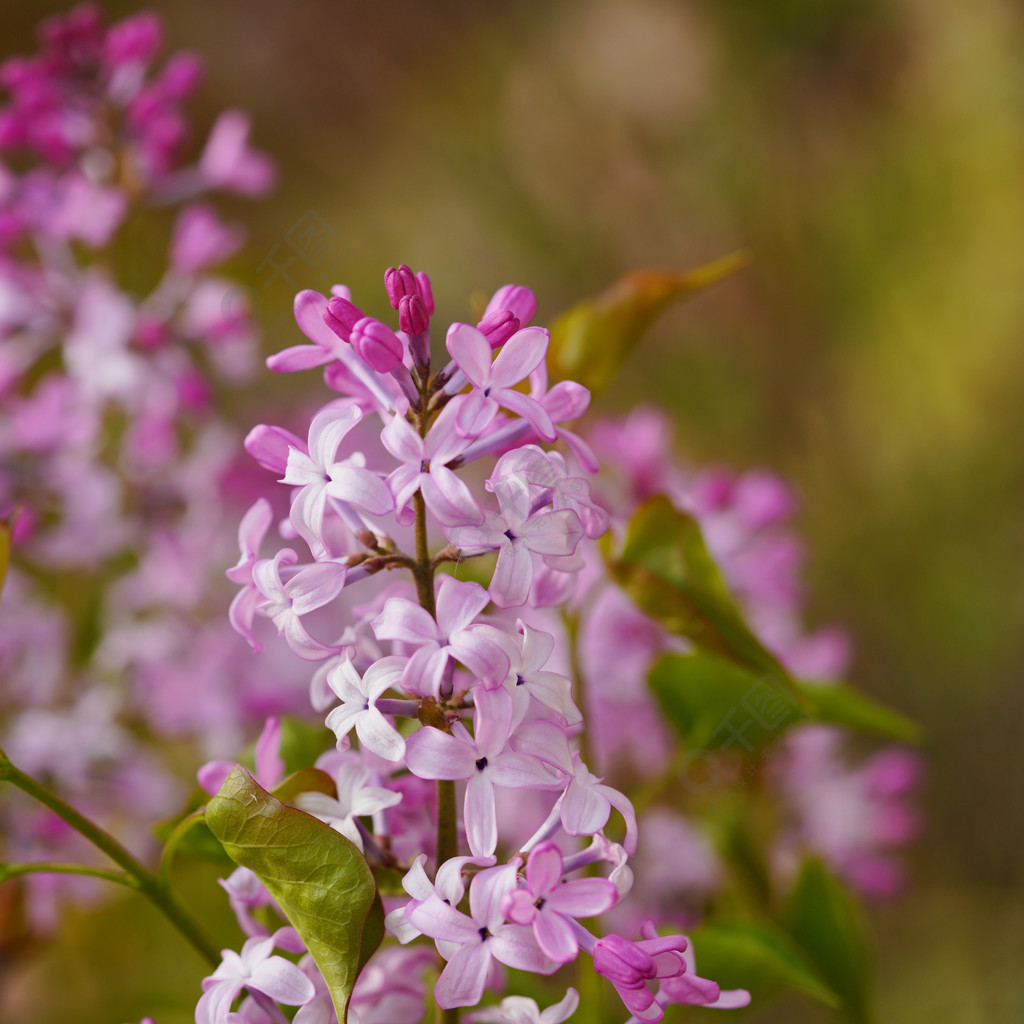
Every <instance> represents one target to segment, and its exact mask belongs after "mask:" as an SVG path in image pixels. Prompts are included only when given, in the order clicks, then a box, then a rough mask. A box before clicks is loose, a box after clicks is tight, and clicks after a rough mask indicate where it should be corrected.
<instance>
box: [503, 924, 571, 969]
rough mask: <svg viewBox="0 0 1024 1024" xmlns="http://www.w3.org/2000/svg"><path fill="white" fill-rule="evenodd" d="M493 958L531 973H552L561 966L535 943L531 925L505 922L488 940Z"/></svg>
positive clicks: (535, 939)
mask: <svg viewBox="0 0 1024 1024" xmlns="http://www.w3.org/2000/svg"><path fill="white" fill-rule="evenodd" d="M489 945H490V947H491V955H492V956H493V957H494V959H495V960H498V961H500V962H501V963H503V964H506V965H507V966H508V967H514V968H516V969H517V970H520V971H530V972H531V973H533V974H554V973H555V971H557V970H558V968H559V967H560V966H561V965H560V964H559V963H558V962H557V961H555V960H552V959H551V957H549V956H548V955H547V954H546V953H545V952H544V950H542V949H541V948H540V946H539V944H538V943H537V938H536V936H535V935H534V934H533V928H532V927H526V926H524V925H520V924H507V925H504V926H503V927H502V928H500V929H499V931H498V932H497V934H496V935H495V936H494V937H493V938H492V939H491V940H490V942H489Z"/></svg>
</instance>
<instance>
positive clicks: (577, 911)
mask: <svg viewBox="0 0 1024 1024" xmlns="http://www.w3.org/2000/svg"><path fill="white" fill-rule="evenodd" d="M617 898H618V890H617V889H616V888H615V886H614V885H613V884H612V883H611V882H609V881H608V879H606V878H574V879H572V880H570V881H568V882H566V883H565V884H564V885H560V886H558V888H556V889H554V890H553V891H552V892H551V893H550V894H549V895H548V898H547V903H546V904H545V907H546V908H550V909H551V910H553V911H555V912H556V913H559V914H565V915H566V917H594V916H596V915H597V914H603V913H604V912H605V911H606V910H610V909H611V908H612V907H613V906H614V905H615V900H616V899H617Z"/></svg>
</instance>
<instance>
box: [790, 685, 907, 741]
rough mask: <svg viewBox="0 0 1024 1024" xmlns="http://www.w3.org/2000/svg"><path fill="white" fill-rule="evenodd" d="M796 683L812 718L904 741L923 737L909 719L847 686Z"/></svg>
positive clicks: (884, 737)
mask: <svg viewBox="0 0 1024 1024" xmlns="http://www.w3.org/2000/svg"><path fill="white" fill-rule="evenodd" d="M799 685H800V689H801V691H802V692H803V694H804V696H805V697H807V699H808V701H809V702H810V705H811V717H812V718H814V720H815V721H818V722H828V723H830V724H832V725H843V726H846V727H847V728H848V729H856V730H858V731H859V732H866V733H871V734H872V735H874V736H880V737H882V738H883V739H890V740H900V741H902V742H904V743H920V742H921V740H922V739H923V736H924V730H923V729H922V728H921V726H920V725H918V723H917V722H915V721H913V719H910V718H907V716H906V715H902V714H900V713H899V712H898V711H893V709H892V708H887V707H886V706H885V705H884V704H880V703H879V702H878V701H876V700H872V699H871V698H870V697H866V696H865V695H864V694H863V693H858V692H857V691H856V690H852V689H850V687H848V686H839V685H832V684H827V683H801V684H799Z"/></svg>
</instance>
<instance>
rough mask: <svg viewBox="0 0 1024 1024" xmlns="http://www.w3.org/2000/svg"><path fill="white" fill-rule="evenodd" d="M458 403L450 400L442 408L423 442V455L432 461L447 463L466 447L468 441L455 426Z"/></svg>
mask: <svg viewBox="0 0 1024 1024" xmlns="http://www.w3.org/2000/svg"><path fill="white" fill-rule="evenodd" d="M457 404H458V403H454V404H453V403H452V402H449V403H448V404H447V405H446V406H445V407H444V409H442V410H441V415H440V416H438V417H437V419H436V420H434V425H433V426H432V427H431V428H430V432H429V433H428V434H427V437H426V440H425V441H424V442H423V455H424V457H425V458H428V459H430V460H431V462H439V463H441V464H442V465H446V464H447V463H449V462H451V460H452V459H454V458H455V456H456V455H461V454H462V452H463V451H465V449H466V446H467V444H468V442H467V441H466V439H465V438H464V437H462V436H461V435H460V434H459V432H458V431H457V430H456V428H455V418H456V414H457V412H458V408H457ZM410 429H411V428H410Z"/></svg>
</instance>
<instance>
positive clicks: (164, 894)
mask: <svg viewBox="0 0 1024 1024" xmlns="http://www.w3.org/2000/svg"><path fill="white" fill-rule="evenodd" d="M0 781H6V782H10V783H11V784H12V785H14V786H17V787H18V789H20V790H21V791H22V792H23V793H27V794H28V795H29V796H30V797H32V799H33V800H36V801H38V802H39V803H41V804H42V805H43V806H44V807H47V808H49V809H50V810H51V811H53V813H54V814H56V815H57V816H58V817H59V818H61V819H63V820H64V821H66V822H67V823H68V824H69V825H70V826H71V827H72V828H73V829H74V830H75V831H76V832H78V833H79V834H80V835H82V836H84V837H85V838H86V839H88V840H89V842H90V843H92V845H93V846H95V847H96V848H97V849H98V850H101V851H102V852H103V853H105V854H106V855H107V856H108V857H109V858H110V859H111V860H112V861H113V862H114V863H115V864H116V865H117V866H118V867H120V868H122V869H123V870H124V872H125V874H126V875H128V876H129V878H130V879H131V882H130V884H131V885H132V887H133V888H134V889H137V890H138V891H139V892H141V893H142V894H143V895H144V896H146V897H147V898H148V899H149V900H150V901H151V902H152V903H153V904H154V905H155V906H156V907H157V909H158V910H160V911H161V912H162V913H163V914H164V916H165V917H166V918H167V919H168V920H169V921H170V922H171V923H172V924H173V925H174V926H175V927H176V928H177V929H178V931H180V932H181V933H182V935H184V936H185V938H186V939H188V941H189V942H190V943H191V944H192V945H193V946H194V947H195V948H196V950H197V951H198V952H199V953H201V954H202V956H203V957H204V958H205V959H206V960H207V961H209V963H210V964H211V965H212V966H214V967H216V966H217V965H218V964H219V963H220V955H219V954H218V952H217V950H216V948H215V947H214V945H213V943H212V942H211V941H210V939H209V938H208V937H207V936H206V934H205V932H204V931H203V929H202V926H201V925H200V924H199V922H198V921H196V920H195V918H194V917H192V915H191V914H190V913H189V912H188V911H187V910H186V909H185V908H184V907H183V906H182V905H181V904H180V903H179V902H178V901H177V899H176V898H175V897H174V895H173V893H171V891H170V890H169V889H168V888H167V886H166V885H165V884H164V882H163V881H161V879H159V878H158V877H157V876H156V875H154V874H153V872H152V871H150V870H149V869H148V868H147V867H146V866H145V865H144V864H142V863H141V862H140V861H138V860H137V859H136V858H135V857H133V856H132V854H131V853H129V852H128V850H126V849H125V848H124V847H123V846H122V845H121V844H120V843H119V842H118V841H117V840H116V839H115V838H114V837H113V836H112V835H110V834H109V833H108V832H104V831H103V829H101V828H100V827H99V826H98V825H96V824H94V823H93V822H91V821H90V820H89V819H88V818H86V817H85V816H84V815H83V814H80V813H79V812H78V811H76V810H75V809H74V807H72V806H71V805H70V804H67V803H65V802H64V801H63V800H61V798H60V797H59V796H57V795H56V794H55V793H51V792H50V791H49V790H48V789H47V788H46V787H45V786H43V785H41V784H40V783H38V782H36V780H35V779H33V778H32V776H31V775H26V774H25V773H24V772H23V771H20V770H19V769H18V768H16V767H15V766H14V764H12V763H11V760H10V759H9V758H8V757H7V755H6V754H5V753H4V752H3V751H2V750H0ZM118 881H120V879H118Z"/></svg>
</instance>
